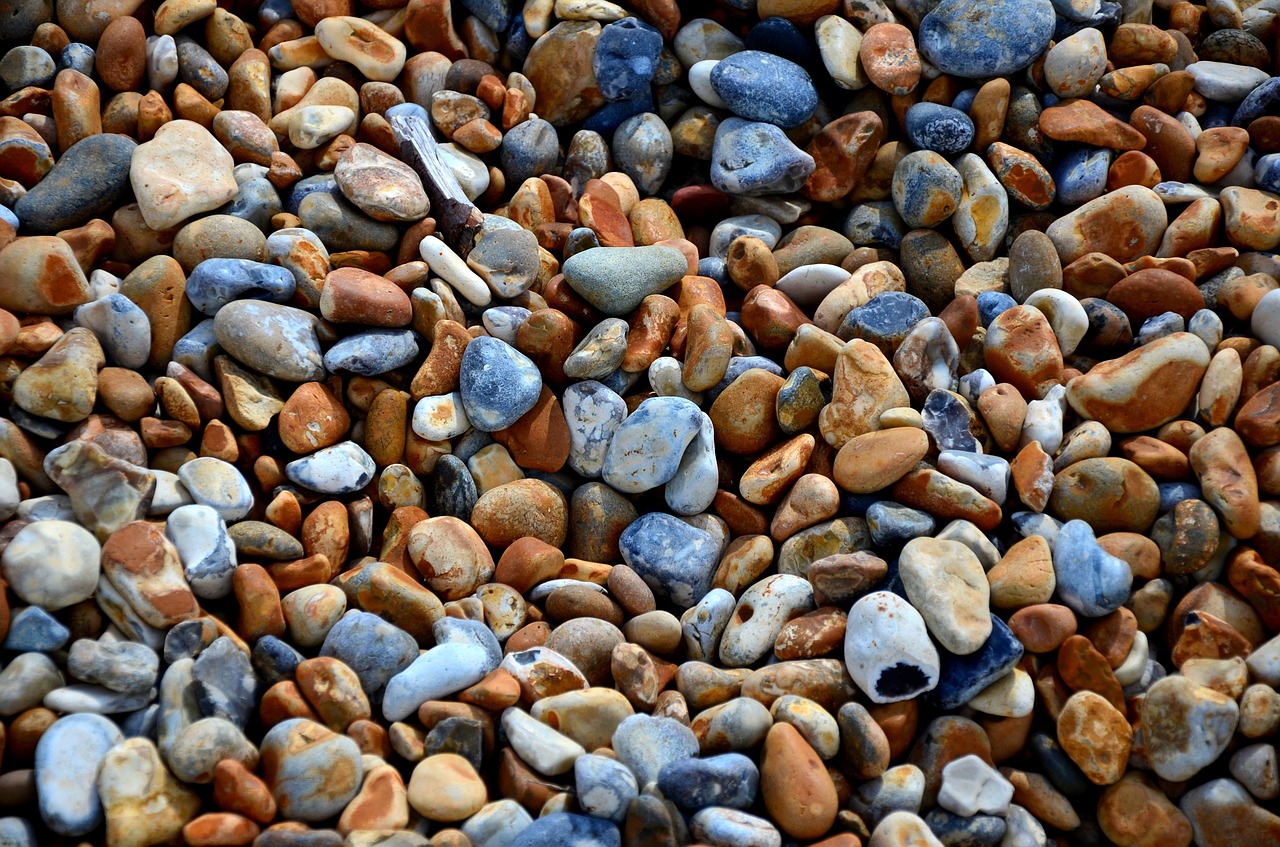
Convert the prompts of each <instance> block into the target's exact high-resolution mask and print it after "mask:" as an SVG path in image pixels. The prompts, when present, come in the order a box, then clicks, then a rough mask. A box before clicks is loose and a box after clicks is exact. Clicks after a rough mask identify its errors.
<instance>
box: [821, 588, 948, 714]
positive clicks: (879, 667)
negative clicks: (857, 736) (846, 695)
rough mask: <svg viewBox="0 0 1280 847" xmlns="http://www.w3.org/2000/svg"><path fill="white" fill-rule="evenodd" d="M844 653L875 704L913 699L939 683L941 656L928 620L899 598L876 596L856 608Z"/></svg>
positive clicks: (847, 628)
mask: <svg viewBox="0 0 1280 847" xmlns="http://www.w3.org/2000/svg"><path fill="white" fill-rule="evenodd" d="M844 649H845V664H846V665H848V668H849V674H850V676H852V677H853V681H854V682H855V683H857V685H858V687H859V688H860V689H861V690H862V691H863V693H865V694H866V695H867V696H868V697H869V698H871V700H872V702H875V703H895V702H898V701H901V700H908V699H911V698H912V697H915V696H916V695H918V694H922V693H924V692H926V691H930V690H932V689H933V688H934V687H935V686H936V685H937V684H938V675H939V672H940V664H939V658H938V651H937V648H935V647H934V646H933V643H932V641H930V640H929V637H928V634H927V629H926V627H925V622H924V619H923V618H922V617H921V616H920V613H919V612H918V611H917V610H916V609H915V608H914V607H913V606H911V605H909V604H908V603H907V601H905V600H903V599H902V598H901V597H899V596H898V595H896V594H891V593H889V592H887V591H877V592H873V593H871V594H868V595H866V596H865V597H863V598H861V599H860V600H858V601H857V602H856V603H854V604H853V608H852V609H850V610H849V619H848V622H847V623H846V624H845V642H844Z"/></svg>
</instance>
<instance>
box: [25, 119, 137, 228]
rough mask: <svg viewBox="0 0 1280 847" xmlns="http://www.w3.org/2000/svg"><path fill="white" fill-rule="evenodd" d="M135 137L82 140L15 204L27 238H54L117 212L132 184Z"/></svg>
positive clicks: (111, 135)
mask: <svg viewBox="0 0 1280 847" xmlns="http://www.w3.org/2000/svg"><path fill="white" fill-rule="evenodd" d="M137 146H138V145H137V143H136V142H134V140H133V139H132V138H129V137H128V136H125V135H117V134H115V133H99V134H98V135H91V136H89V137H88V138H84V139H82V140H80V141H77V142H76V143H75V144H73V145H71V147H70V148H68V150H67V152H65V153H63V154H62V156H60V157H59V158H58V161H57V162H56V163H55V164H54V166H53V168H52V169H50V171H49V173H47V174H45V176H44V179H42V180H40V182H38V183H36V185H35V186H33V187H32V188H31V190H30V191H28V192H27V193H26V194H24V195H23V196H22V197H20V198H18V202H17V203H15V204H14V206H13V211H14V214H16V215H17V216H18V219H19V220H20V221H22V231H23V233H24V234H28V235H52V234H53V233H56V232H59V231H60V230H64V229H72V228H74V227H78V226H81V225H82V224H85V223H87V222H88V221H89V220H90V219H91V218H95V217H98V216H100V215H102V214H104V213H105V212H106V211H107V210H108V209H111V208H114V206H115V204H116V201H117V200H118V199H119V197H120V193H121V192H122V191H124V189H125V186H127V185H128V184H129V162H130V161H131V160H132V158H133V151H134V148H136V147H137Z"/></svg>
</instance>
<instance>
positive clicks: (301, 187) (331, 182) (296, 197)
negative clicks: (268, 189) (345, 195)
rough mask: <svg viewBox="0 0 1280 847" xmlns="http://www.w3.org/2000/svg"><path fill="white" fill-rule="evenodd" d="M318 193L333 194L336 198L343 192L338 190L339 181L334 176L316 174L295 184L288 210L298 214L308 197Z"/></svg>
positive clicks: (286, 206)
mask: <svg viewBox="0 0 1280 847" xmlns="http://www.w3.org/2000/svg"><path fill="white" fill-rule="evenodd" d="M317 191H323V192H325V193H326V194H332V195H333V196H334V197H341V196H342V191H341V190H340V189H339V188H338V180H337V178H336V177H335V176H334V175H333V174H316V175H315V176H309V177H305V178H303V179H300V180H298V181H297V182H295V183H294V184H293V189H292V190H291V191H290V192H289V201H288V203H286V204H285V208H286V210H287V211H288V212H289V213H290V214H293V215H296V214H298V208H299V207H300V206H301V205H302V201H303V200H304V199H306V197H307V195H309V194H315V193H316V192H317Z"/></svg>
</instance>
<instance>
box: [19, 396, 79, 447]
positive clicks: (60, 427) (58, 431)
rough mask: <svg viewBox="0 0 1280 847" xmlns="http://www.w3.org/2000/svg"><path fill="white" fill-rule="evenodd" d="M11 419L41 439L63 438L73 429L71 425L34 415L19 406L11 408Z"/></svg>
mask: <svg viewBox="0 0 1280 847" xmlns="http://www.w3.org/2000/svg"><path fill="white" fill-rule="evenodd" d="M9 417H10V418H11V419H12V420H13V422H14V423H16V424H17V425H18V426H20V427H22V429H23V430H25V431H26V432H28V433H29V434H31V435H34V436H37V437H39V438H50V439H53V438H61V437H62V436H63V435H64V434H66V432H67V430H69V429H70V428H71V426H70V424H64V423H62V422H61V421H55V420H53V419H52V418H42V417H38V416H36V415H33V414H31V413H30V412H28V411H27V410H26V409H23V408H22V407H21V406H18V405H17V404H14V405H12V406H10V407H9Z"/></svg>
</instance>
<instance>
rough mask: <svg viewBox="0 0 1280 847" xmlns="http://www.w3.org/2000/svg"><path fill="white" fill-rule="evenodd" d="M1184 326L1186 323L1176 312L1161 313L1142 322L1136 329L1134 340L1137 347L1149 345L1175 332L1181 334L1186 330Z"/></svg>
mask: <svg viewBox="0 0 1280 847" xmlns="http://www.w3.org/2000/svg"><path fill="white" fill-rule="evenodd" d="M1186 326H1187V322H1186V321H1185V320H1184V319H1183V317H1182V315H1179V314H1178V313H1177V312H1162V313H1160V314H1158V315H1152V316H1151V317H1149V318H1147V319H1146V320H1145V321H1143V322H1142V326H1140V327H1138V335H1137V338H1136V340H1137V342H1138V346H1139V347H1141V346H1142V345H1143V344H1150V343H1151V342H1152V341H1156V340H1158V339H1161V338H1165V337H1167V336H1170V335H1173V334H1174V333H1175V332H1182V331H1183V330H1185V329H1186Z"/></svg>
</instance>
